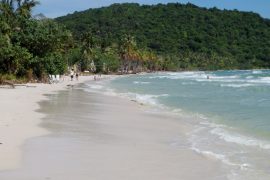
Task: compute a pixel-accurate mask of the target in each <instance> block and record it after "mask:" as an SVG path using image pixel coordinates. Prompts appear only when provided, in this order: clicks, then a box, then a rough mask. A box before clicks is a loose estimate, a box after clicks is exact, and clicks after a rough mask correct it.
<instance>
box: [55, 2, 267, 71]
mask: <svg viewBox="0 0 270 180" xmlns="http://www.w3.org/2000/svg"><path fill="white" fill-rule="evenodd" d="M56 21H58V22H59V23H62V24H64V25H65V26H66V27H67V28H68V29H70V30H71V31H72V32H73V33H74V35H75V37H77V38H78V39H79V38H80V35H81V34H83V33H85V32H89V31H91V33H93V34H94V35H95V36H97V37H98V38H100V39H101V41H102V43H103V46H110V45H112V44H114V43H116V44H119V40H120V38H121V37H122V36H123V35H125V34H128V35H131V36H133V37H135V39H136V42H137V45H138V46H139V47H140V48H147V49H150V50H153V51H154V52H155V53H157V54H158V55H160V56H163V57H167V56H169V57H170V59H172V60H173V61H175V62H176V63H175V64H177V66H179V67H180V68H183V69H190V68H198V69H234V68H240V69H247V68H269V67H270V20H268V19H264V18H262V17H260V16H259V15H258V14H255V13H252V12H239V11H237V10H233V11H229V10H219V9H217V8H211V9H206V8H200V7H197V6H195V5H192V4H186V5H184V4H179V3H170V4H167V5H164V4H158V5H151V6H149V5H139V4H133V3H132V4H114V5H111V6H109V7H103V8H98V9H89V10H86V11H82V12H75V13H74V14H69V15H67V16H63V17H59V18H56Z"/></svg>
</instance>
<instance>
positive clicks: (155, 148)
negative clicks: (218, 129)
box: [0, 85, 227, 180]
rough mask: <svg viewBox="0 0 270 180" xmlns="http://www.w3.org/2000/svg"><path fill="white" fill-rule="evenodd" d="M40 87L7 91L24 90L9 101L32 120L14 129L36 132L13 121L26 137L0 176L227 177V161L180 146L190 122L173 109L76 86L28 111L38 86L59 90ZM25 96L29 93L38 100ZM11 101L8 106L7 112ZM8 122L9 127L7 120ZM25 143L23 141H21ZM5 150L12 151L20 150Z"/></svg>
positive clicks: (98, 179) (84, 179)
mask: <svg viewBox="0 0 270 180" xmlns="http://www.w3.org/2000/svg"><path fill="white" fill-rule="evenodd" d="M59 86H62V85H59ZM63 86H64V85H63ZM41 87H42V88H41ZM41 87H40V90H38V89H39V88H37V89H36V90H32V89H31V90H30V89H29V91H33V92H31V95H30V94H29V93H26V92H25V91H27V89H24V90H21V89H20V90H15V91H18V92H20V93H15V92H13V93H11V92H12V91H11V92H9V93H10V94H9V96H11V94H13V96H15V95H18V97H21V98H22V96H25V97H23V98H22V99H24V101H26V102H27V105H26V104H25V105H23V104H21V103H20V104H21V105H19V103H15V102H16V101H15V99H18V98H14V101H13V103H12V105H13V106H14V104H16V106H18V107H17V108H15V109H16V111H17V109H19V106H21V107H24V108H26V107H25V106H28V109H27V110H26V109H25V111H27V112H28V113H29V115H28V116H25V118H26V119H32V121H31V120H29V121H31V123H29V124H31V125H27V124H26V125H25V126H23V127H20V128H22V129H25V130H27V132H31V133H30V135H28V136H27V138H29V136H32V137H34V136H37V135H39V137H35V138H31V139H28V140H27V141H26V142H25V139H26V135H25V133H23V131H24V130H21V129H18V128H19V125H18V126H17V129H16V131H18V133H20V134H21V136H22V135H23V136H25V138H23V140H20V141H18V142H20V143H19V144H14V145H13V147H17V149H18V150H17V151H19V150H20V149H21V150H22V152H23V156H22V157H23V158H22V161H21V164H20V167H18V166H17V169H15V170H8V171H7V170H6V171H2V172H0V179H5V180H44V179H55V180H74V179H76V180H89V179H90V180H92V179H93V180H108V179H110V180H121V179H128V180H138V179H140V180H174V179H175V180H176V179H177V180H179V179H184V180H197V179H207V180H214V179H215V180H223V179H227V176H226V174H227V172H226V168H225V167H224V166H223V165H222V163H221V162H219V161H217V160H215V159H211V158H208V157H205V156H202V155H200V154H196V153H195V152H194V151H192V150H190V149H188V148H186V147H187V145H186V144H187V143H188V142H187V141H186V136H187V135H188V133H189V132H190V130H191V129H190V128H191V127H190V126H189V124H188V123H185V121H184V120H182V121H179V119H178V117H177V116H173V115H172V114H167V113H165V112H159V113H156V112H152V111H151V108H150V107H147V106H145V105H140V104H138V103H136V102H133V101H129V100H127V99H121V98H119V97H111V96H105V95H101V94H96V93H93V92H85V91H83V90H82V89H81V87H79V88H76V87H75V88H69V89H68V90H66V91H61V92H59V93H54V94H51V95H47V98H48V99H47V100H45V101H42V102H41V103H40V105H41V108H40V109H39V111H38V112H34V110H35V109H37V108H38V106H37V104H36V102H37V99H38V98H40V99H41V98H42V99H44V96H42V94H43V93H44V92H45V93H47V94H50V93H51V92H53V91H54V90H55V89H58V88H55V87H51V88H48V87H47V86H46V87H43V86H41ZM44 89H45V90H44ZM52 89H54V90H52ZM61 89H63V87H59V89H58V90H61ZM4 92H6V90H5V91H4ZM23 92H24V93H23ZM34 92H35V93H36V94H34ZM1 94H2V93H1ZM7 94H8V93H7ZM26 94H29V95H26ZM27 96H29V97H27ZM30 96H35V98H36V99H35V98H33V97H32V98H33V99H32V98H30ZM3 97H4V96H3ZM40 99H39V100H40ZM6 101H7V100H6ZM1 103H2V102H1ZM28 103H29V104H31V106H30V105H29V104H28ZM10 106H11V105H10ZM13 106H12V107H13ZM12 107H9V108H8V109H7V110H6V111H11V108H12ZM12 109H13V110H14V108H12ZM25 111H20V112H25ZM4 112H5V111H4ZM13 112H14V111H13ZM18 113H19V112H18ZM21 114H23V113H21ZM11 116H13V118H16V119H17V120H16V121H19V120H21V121H22V122H21V124H24V123H23V122H24V120H25V119H24V118H22V117H20V118H19V116H18V114H17V115H15V113H10V114H7V115H6V118H5V119H9V118H11ZM30 117H31V118H30ZM33 117H34V118H33ZM40 118H43V119H42V120H41V119H40ZM11 119H12V118H11ZM5 122H13V121H12V120H9V121H8V120H6V121H5ZM40 122H42V123H41V124H40V126H37V124H39V123H40ZM14 123H15V122H14ZM15 124H16V123H15ZM10 125H12V126H10V127H13V126H14V125H13V124H12V123H10ZM3 128H7V127H3ZM28 130H29V131H28ZM16 131H13V133H15V132H16ZM21 131H22V133H21ZM47 133H48V134H47ZM8 134H9V133H7V135H5V134H3V135H5V136H4V137H6V138H4V139H5V141H11V139H10V138H11V135H8ZM46 134H47V135H46ZM40 135H43V136H40ZM16 136H18V137H19V135H16ZM0 137H2V134H1V136H0ZM18 137H16V138H18ZM2 139H3V138H2ZM4 139H3V140H4ZM5 141H3V142H5ZM23 142H25V143H24V145H23V146H21V145H22V143H23ZM3 145H4V144H3ZM3 145H1V146H3ZM10 147H11V146H10ZM19 147H21V148H20V149H19ZM9 153H10V156H11V154H21V153H18V152H16V153H15V152H9ZM1 158H2V156H1ZM3 158H4V157H3ZM10 159H12V158H11V157H10ZM14 159H15V158H14ZM14 159H12V160H13V161H14V162H16V163H17V162H18V158H16V161H15V160H14ZM3 160H4V161H3V162H7V161H8V159H3ZM16 163H14V164H16ZM0 164H1V165H2V167H5V168H7V166H4V165H3V164H5V163H2V159H1V161H0ZM14 164H12V165H13V167H14ZM10 166H11V165H10Z"/></svg>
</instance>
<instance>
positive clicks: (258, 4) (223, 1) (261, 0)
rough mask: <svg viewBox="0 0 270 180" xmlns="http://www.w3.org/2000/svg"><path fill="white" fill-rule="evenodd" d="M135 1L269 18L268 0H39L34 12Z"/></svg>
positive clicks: (51, 14) (70, 10)
mask: <svg viewBox="0 0 270 180" xmlns="http://www.w3.org/2000/svg"><path fill="white" fill-rule="evenodd" d="M123 2H137V3H140V4H157V3H168V2H179V3H187V2H190V3H193V4H196V5H198V6H201V7H214V6H215V7H218V8H220V9H238V10H241V11H253V12H256V13H259V14H260V15H261V16H263V17H265V18H270V0H40V3H41V4H40V5H39V6H38V7H36V8H35V9H34V14H37V13H43V14H45V15H46V16H47V17H51V18H53V17H58V16H62V15H66V14H68V13H73V12H74V11H82V10H86V9H89V8H97V7H102V6H108V5H110V4H113V3H123Z"/></svg>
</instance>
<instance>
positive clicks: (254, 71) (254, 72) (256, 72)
mask: <svg viewBox="0 0 270 180" xmlns="http://www.w3.org/2000/svg"><path fill="white" fill-rule="evenodd" d="M262 73H263V72H262V71H261V70H253V71H252V74H262Z"/></svg>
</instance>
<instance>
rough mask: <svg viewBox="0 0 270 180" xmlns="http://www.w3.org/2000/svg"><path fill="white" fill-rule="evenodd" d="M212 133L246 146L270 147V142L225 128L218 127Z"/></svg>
mask: <svg viewBox="0 0 270 180" xmlns="http://www.w3.org/2000/svg"><path fill="white" fill-rule="evenodd" d="M210 133H211V134H214V135H217V136H218V137H219V138H220V139H222V140H225V141H226V142H230V143H236V144H239V145H245V146H252V147H259V148H261V149H265V150H269V149H270V142H266V141H262V140H258V139H256V138H253V137H248V136H243V135H240V134H237V133H235V132H234V133H233V132H228V131H226V130H225V129H224V128H220V127H216V128H214V129H212V130H211V131H210Z"/></svg>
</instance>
